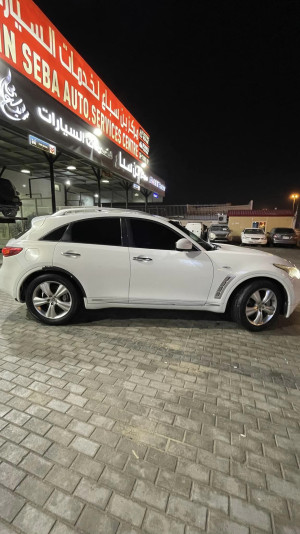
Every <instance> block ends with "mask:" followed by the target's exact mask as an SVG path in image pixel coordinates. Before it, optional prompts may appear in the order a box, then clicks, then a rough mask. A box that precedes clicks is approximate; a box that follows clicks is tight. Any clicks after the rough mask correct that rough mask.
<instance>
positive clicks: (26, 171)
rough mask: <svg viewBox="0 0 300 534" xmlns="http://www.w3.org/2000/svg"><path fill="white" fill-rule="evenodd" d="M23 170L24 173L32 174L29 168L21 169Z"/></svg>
mask: <svg viewBox="0 0 300 534" xmlns="http://www.w3.org/2000/svg"><path fill="white" fill-rule="evenodd" d="M21 172H23V174H30V170H29V169H21Z"/></svg>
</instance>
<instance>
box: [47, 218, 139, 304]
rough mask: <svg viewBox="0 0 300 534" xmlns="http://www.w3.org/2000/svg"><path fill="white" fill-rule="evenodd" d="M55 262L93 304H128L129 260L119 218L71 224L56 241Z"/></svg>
mask: <svg viewBox="0 0 300 534" xmlns="http://www.w3.org/2000/svg"><path fill="white" fill-rule="evenodd" d="M53 263H54V265H55V266H56V267H60V268H62V269H65V270H67V271H68V272H69V273H71V274H72V275H73V276H75V277H76V278H77V279H78V280H79V282H80V283H81V285H82V286H83V289H84V291H85V293H86V296H87V300H88V302H89V303H90V304H93V305H95V307H96V305H97V303H98V304H101V302H102V301H105V302H117V303H120V304H125V303H128V289H129V275H130V262H129V250H128V246H123V239H122V232H121V220H120V217H97V218H88V219H82V220H79V221H75V222H73V223H71V224H70V225H69V227H68V229H67V231H66V232H65V234H64V236H63V238H62V239H61V240H60V241H59V242H58V243H57V245H56V247H55V251H54V258H53Z"/></svg>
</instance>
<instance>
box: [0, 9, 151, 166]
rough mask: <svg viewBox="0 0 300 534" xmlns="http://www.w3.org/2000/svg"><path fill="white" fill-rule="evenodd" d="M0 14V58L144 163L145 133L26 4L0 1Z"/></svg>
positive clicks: (76, 55) (77, 55) (146, 150)
mask: <svg viewBox="0 0 300 534" xmlns="http://www.w3.org/2000/svg"><path fill="white" fill-rule="evenodd" d="M0 15H1V19H0V20H1V22H0V58H2V59H3V60H4V61H5V62H6V63H8V64H10V65H12V66H13V67H14V68H15V69H17V70H18V71H19V72H20V73H21V74H23V75H24V76H26V77H27V78H28V79H29V80H31V81H32V82H34V83H35V84H36V85H37V86H39V87H40V88H41V89H43V90H44V91H46V92H47V93H48V94H49V95H50V96H52V97H53V98H55V99H56V100H58V101H59V102H60V103H61V104H63V105H64V106H65V107H66V108H68V109H69V110H71V111H72V112H73V113H75V114H76V115H78V117H80V118H81V119H83V120H84V121H85V122H87V123H88V124H90V125H91V126H93V127H94V128H99V129H100V130H101V131H102V133H103V134H104V135H106V136H107V137H108V138H109V139H111V141H113V142H114V143H115V144H116V145H118V146H119V147H120V148H122V149H123V150H126V151H127V152H128V153H129V154H130V155H131V156H133V157H134V158H136V159H137V160H140V161H145V160H147V159H148V154H149V135H148V134H147V133H146V132H145V130H144V129H143V128H142V127H141V126H140V124H139V123H138V122H137V121H136V119H135V118H134V117H133V116H132V115H131V114H130V113H129V111H128V110H127V109H126V108H125V107H124V106H123V105H122V103H121V102H120V101H119V100H118V99H117V97H116V96H115V95H114V94H113V93H112V91H110V89H109V88H108V87H107V85H105V84H104V83H103V82H102V80H101V79H100V78H99V77H98V76H97V74H96V73H95V72H94V71H93V70H92V69H91V68H90V67H89V65H88V64H87V63H86V62H85V61H84V60H83V59H82V57H81V56H80V55H79V54H78V53H77V52H76V50H75V49H74V48H73V47H72V46H71V45H70V44H69V43H68V41H66V39H65V38H64V37H63V35H62V34H61V33H60V32H59V31H58V30H57V29H56V28H55V26H53V24H52V23H51V22H50V20H49V19H48V18H47V17H46V16H45V15H44V14H43V13H42V11H41V10H40V9H39V8H38V7H37V6H36V5H35V4H34V3H33V2H32V1H31V0H0ZM141 151H142V152H141Z"/></svg>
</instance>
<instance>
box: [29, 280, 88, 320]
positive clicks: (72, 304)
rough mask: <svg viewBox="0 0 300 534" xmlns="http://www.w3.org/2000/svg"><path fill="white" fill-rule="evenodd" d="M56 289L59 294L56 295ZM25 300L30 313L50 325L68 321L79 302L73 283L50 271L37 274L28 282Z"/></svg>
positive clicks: (73, 314) (76, 309)
mask: <svg viewBox="0 0 300 534" xmlns="http://www.w3.org/2000/svg"><path fill="white" fill-rule="evenodd" d="M58 290H59V293H60V295H57V293H58ZM55 295H56V296H55ZM51 299H52V300H51ZM25 300H26V305H27V308H28V310H29V312H30V313H31V315H33V317H35V318H36V319H38V320H39V321H40V322H41V323H45V324H50V325H62V324H67V323H69V322H70V321H71V319H72V318H73V317H74V316H75V314H76V312H77V311H78V308H79V304H80V298H79V294H78V291H77V289H76V288H75V286H74V285H73V283H72V282H71V281H70V280H69V279H68V278H66V277H64V276H61V275H57V274H51V273H49V274H43V275H41V276H38V277H37V278H35V279H34V280H32V281H31V282H30V284H29V285H28V287H27V290H26V296H25Z"/></svg>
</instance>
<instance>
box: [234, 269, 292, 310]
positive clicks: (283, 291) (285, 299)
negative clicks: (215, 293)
mask: <svg viewBox="0 0 300 534" xmlns="http://www.w3.org/2000/svg"><path fill="white" fill-rule="evenodd" d="M258 280H261V281H268V282H272V283H273V284H275V285H276V286H277V287H278V289H279V291H280V293H281V296H282V304H281V309H280V310H279V313H280V314H281V315H284V314H285V313H286V310H287V306H288V293H287V290H286V289H285V287H284V286H283V284H281V283H280V282H279V281H278V280H276V278H272V277H270V276H253V277H252V278H247V280H244V281H243V282H241V283H240V284H239V285H238V286H236V287H235V288H234V289H233V291H232V293H231V294H230V296H229V298H228V300H227V303H226V312H227V311H228V310H230V309H231V307H232V303H233V301H234V299H235V297H236V295H237V293H239V291H240V290H241V289H243V288H244V287H245V286H247V285H248V284H249V283H251V282H257V281H258Z"/></svg>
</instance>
